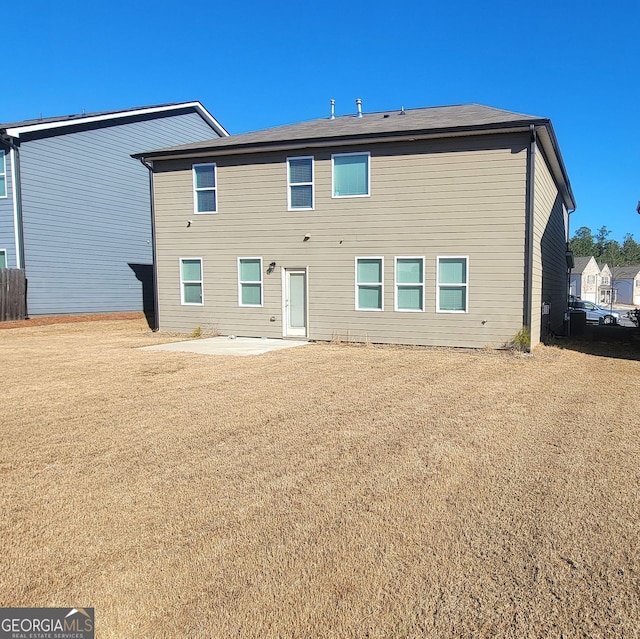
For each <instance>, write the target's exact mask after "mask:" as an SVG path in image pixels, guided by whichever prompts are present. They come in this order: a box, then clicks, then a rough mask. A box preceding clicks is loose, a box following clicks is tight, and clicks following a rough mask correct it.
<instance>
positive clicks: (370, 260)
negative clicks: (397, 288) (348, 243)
mask: <svg viewBox="0 0 640 639" xmlns="http://www.w3.org/2000/svg"><path fill="white" fill-rule="evenodd" d="M383 265H384V260H383V258H381V257H356V310H358V311H381V310H382V308H383V305H382V300H383V284H382V273H383V270H384V268H383Z"/></svg>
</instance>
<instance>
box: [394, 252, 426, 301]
mask: <svg viewBox="0 0 640 639" xmlns="http://www.w3.org/2000/svg"><path fill="white" fill-rule="evenodd" d="M395 273H396V297H395V308H396V311H424V258H423V257H396V268H395Z"/></svg>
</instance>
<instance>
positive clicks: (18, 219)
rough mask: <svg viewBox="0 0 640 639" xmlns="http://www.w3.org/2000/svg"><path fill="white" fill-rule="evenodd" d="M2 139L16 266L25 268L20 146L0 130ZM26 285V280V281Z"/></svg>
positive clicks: (27, 317) (26, 313)
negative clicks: (7, 160) (10, 195)
mask: <svg viewBox="0 0 640 639" xmlns="http://www.w3.org/2000/svg"><path fill="white" fill-rule="evenodd" d="M0 133H1V134H2V135H1V136H0V137H2V141H3V142H5V143H6V144H8V145H9V148H10V149H11V153H10V156H9V157H10V158H11V186H12V189H13V207H14V213H13V214H14V232H15V236H16V266H17V267H18V268H20V269H23V270H24V269H25V259H24V221H23V217H22V188H21V180H20V147H19V146H18V145H17V144H16V143H15V139H14V138H13V137H12V136H10V135H8V134H7V133H6V131H4V130H3V131H2V132H0ZM26 284H27V287H28V284H29V283H28V282H26ZM24 315H25V319H29V309H28V306H27V289H25V293H24Z"/></svg>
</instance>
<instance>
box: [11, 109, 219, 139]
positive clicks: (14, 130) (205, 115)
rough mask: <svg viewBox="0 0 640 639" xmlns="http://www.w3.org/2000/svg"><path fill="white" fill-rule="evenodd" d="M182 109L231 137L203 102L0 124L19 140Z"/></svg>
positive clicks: (217, 131)
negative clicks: (85, 125)
mask: <svg viewBox="0 0 640 639" xmlns="http://www.w3.org/2000/svg"><path fill="white" fill-rule="evenodd" d="M182 109H193V110H194V111H196V112H197V113H198V114H199V115H200V117H201V118H202V119H203V120H204V121H205V122H206V123H207V124H208V125H209V126H210V127H211V128H212V129H213V130H214V131H216V133H218V135H220V136H222V137H229V132H228V131H227V130H226V129H225V128H224V127H223V126H222V125H221V124H220V123H219V122H218V121H217V120H216V119H215V118H214V117H213V116H212V115H211V113H209V111H207V110H206V109H205V108H204V106H203V105H202V103H201V102H198V101H197V100H196V101H193V102H176V103H172V104H159V105H155V106H147V107H134V108H132V109H124V110H120V111H104V112H100V113H86V114H84V113H82V114H78V115H66V116H60V117H53V118H44V119H41V120H25V121H23V122H12V123H8V124H0V131H2V132H3V133H5V134H6V135H8V136H9V137H12V138H19V137H20V136H21V135H22V134H25V133H34V132H39V131H48V130H53V129H63V128H65V127H70V126H76V125H78V124H91V123H96V122H108V121H111V120H120V119H123V118H129V117H132V116H140V115H155V114H161V113H170V112H172V111H178V110H182Z"/></svg>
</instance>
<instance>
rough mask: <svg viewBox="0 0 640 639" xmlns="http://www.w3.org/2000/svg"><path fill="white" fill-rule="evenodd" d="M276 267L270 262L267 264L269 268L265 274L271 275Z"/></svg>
mask: <svg viewBox="0 0 640 639" xmlns="http://www.w3.org/2000/svg"><path fill="white" fill-rule="evenodd" d="M275 267H276V263H275V262H271V264H269V268H268V269H267V273H269V274H271V273H273V269H274V268H275Z"/></svg>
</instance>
